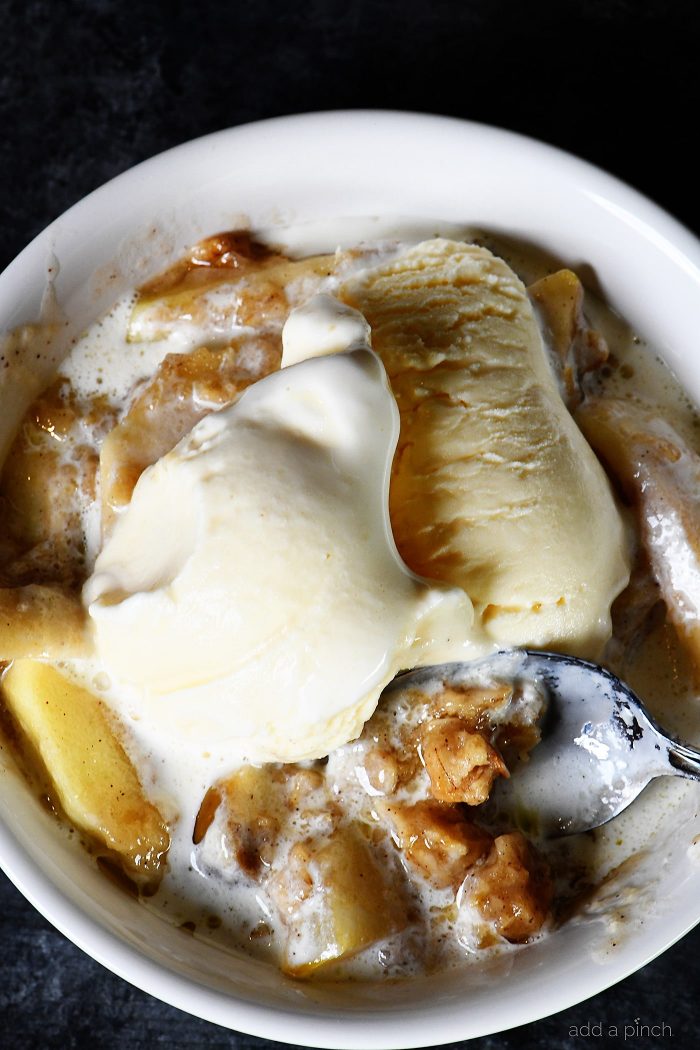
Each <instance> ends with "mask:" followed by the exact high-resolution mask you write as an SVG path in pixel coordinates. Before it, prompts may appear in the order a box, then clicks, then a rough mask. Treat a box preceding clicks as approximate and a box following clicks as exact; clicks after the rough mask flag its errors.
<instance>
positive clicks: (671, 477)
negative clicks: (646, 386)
mask: <svg viewBox="0 0 700 1050" xmlns="http://www.w3.org/2000/svg"><path fill="white" fill-rule="evenodd" d="M576 421H577V422H578V424H579V426H580V427H581V429H582V430H583V432H584V434H585V435H586V437H587V438H588V441H589V442H590V444H591V445H592V446H593V448H594V449H595V451H596V452H597V453H598V455H599V456H600V458H601V459H602V460H603V462H604V463H605V464H606V466H607V467H608V469H609V470H610V471H611V473H612V474H613V476H614V477H615V478H616V480H617V481H618V483H619V485H620V487H621V489H622V491H623V494H624V495H625V497H626V499H627V500H628V501H629V502H630V503H632V504H633V505H634V506H635V507H636V509H637V513H638V517H639V524H640V532H641V539H642V545H643V547H644V549H645V551H646V553H647V555H648V558H649V562H650V563H651V568H652V572H653V575H654V578H655V579H656V581H657V583H658V584H659V587H660V591H661V596H662V598H663V600H664V602H665V603H666V608H667V610H668V616H669V619H670V620H671V622H672V623H673V625H674V627H675V628H676V630H677V631H678V634H679V636H680V638H681V641H682V642H683V644H684V645H685V646H686V647H687V649H688V651H689V653H690V655H691V658H692V659H693V661H694V663H695V665H696V668H700V456H698V455H697V453H695V452H694V451H693V450H692V449H691V448H689V447H688V445H687V444H686V443H685V441H684V440H683V439H682V438H681V436H680V435H679V434H677V433H676V432H675V430H674V429H673V427H671V426H670V424H668V423H667V422H666V421H665V420H664V419H662V418H661V417H660V415H659V413H658V411H657V410H656V409H655V408H654V406H652V405H644V404H640V403H638V402H634V401H627V400H617V399H612V398H595V399H590V400H587V401H586V402H585V403H584V404H583V405H581V407H580V408H579V410H578V412H577V413H576Z"/></svg>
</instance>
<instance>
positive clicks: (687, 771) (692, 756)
mask: <svg viewBox="0 0 700 1050" xmlns="http://www.w3.org/2000/svg"><path fill="white" fill-rule="evenodd" d="M668 760H669V762H670V763H671V765H672V766H673V767H674V768H675V769H676V770H677V771H678V773H679V775H680V776H682V777H688V778H689V779H690V780H700V750H698V748H696V747H689V746H688V744H678V743H676V742H675V741H669V747H668Z"/></svg>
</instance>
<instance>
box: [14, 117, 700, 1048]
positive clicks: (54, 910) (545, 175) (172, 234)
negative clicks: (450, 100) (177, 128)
mask: <svg viewBox="0 0 700 1050" xmlns="http://www.w3.org/2000/svg"><path fill="white" fill-rule="evenodd" d="M387 215H391V216H402V217H404V218H405V219H407V220H409V221H411V220H412V221H414V222H415V221H419V220H430V221H429V222H428V224H427V226H426V229H427V230H429V231H430V232H433V230H434V229H442V228H444V227H446V226H448V225H449V224H450V223H456V224H460V225H469V224H472V225H475V226H478V227H481V228H488V229H491V230H494V231H501V232H506V233H509V234H511V235H515V236H517V237H521V238H523V239H525V240H529V241H532V242H535V243H536V244H537V245H539V246H541V247H543V248H545V249H548V250H550V251H552V252H554V253H556V255H558V256H559V257H560V258H561V259H562V260H563V261H564V262H565V263H568V264H569V265H571V266H572V267H573V268H574V269H576V267H577V266H580V265H582V264H587V265H588V266H589V267H592V268H593V269H594V271H595V274H596V277H597V280H598V282H599V285H600V287H601V288H602V289H603V292H604V294H605V296H606V297H607V299H608V300H609V302H610V303H611V304H613V305H614V306H615V308H616V309H617V310H618V311H619V312H620V313H622V314H623V315H624V316H626V317H627V318H628V319H629V320H630V321H631V322H633V324H634V325H635V327H636V328H637V329H638V330H639V331H640V332H641V333H642V334H643V335H644V336H645V337H646V338H647V339H648V340H649V342H650V343H651V344H652V345H653V346H655V347H656V348H657V349H658V350H659V351H660V352H661V353H662V354H663V356H664V358H665V359H666V360H667V361H668V362H669V364H670V365H671V367H672V368H673V370H674V371H675V372H676V374H677V376H678V377H679V378H680V379H681V381H682V382H683V383H684V384H685V386H686V388H687V390H688V391H689V393H690V394H691V396H692V397H693V398H694V399H695V400H696V401H700V359H698V357H697V354H696V353H694V350H695V343H696V340H697V329H698V321H699V320H700V309H699V306H698V304H699V303H700V244H699V243H698V241H697V240H696V239H695V238H694V237H693V236H691V234H689V233H688V232H687V231H686V230H685V229H684V228H683V227H681V226H680V225H679V224H678V223H677V222H676V221H674V220H673V219H672V218H670V216H668V215H667V214H666V213H665V212H663V211H662V210H660V209H659V208H657V207H656V206H655V205H653V204H652V203H650V202H649V201H648V200H646V199H645V198H644V197H642V196H640V195H639V194H638V193H636V192H635V191H634V190H631V189H629V188H628V187H627V186H625V185H623V184H621V183H620V182H618V181H616V180H615V179H613V178H611V177H610V176H608V175H606V174H604V173H603V172H601V171H599V170H598V169H596V168H594V167H591V166H590V165H588V164H586V163H584V162H583V161H580V160H577V159H575V158H574V157H571V156H569V155H567V154H564V153H561V152H559V151H557V150H555V149H551V148H549V147H547V146H544V145H541V144H539V143H537V142H533V141H531V140H529V139H526V138H523V137H520V136H517V135H513V134H509V133H507V132H504V131H498V130H496V129H494V128H489V127H483V126H480V125H476V124H469V123H464V122H461V121H455V120H448V119H443V118H438V117H428V116H415V115H411V114H398V113H382V112H348V113H327V114H316V115H308V116H300V117H291V118H283V119H280V120H271V121H265V122H263V123H259V124H251V125H247V126H245V127H241V128H235V129H232V130H230V131H224V132H220V133H218V134H215V135H210V136H208V137H206V138H203V139H199V140H197V141H195V142H192V143H189V144H187V145H184V146H180V147H178V148H177V149H174V150H171V151H170V152H168V153H165V154H162V155H161V156H159V157H156V158H154V159H153V160H150V161H147V162H146V163H145V164H140V165H139V166H138V167H136V168H134V169H133V170H131V171H129V172H127V173H126V174H124V175H121V176H120V177H119V178H117V179H114V181H112V182H110V183H109V184H108V185H106V186H104V187H102V189H100V190H98V191H97V192H95V193H93V194H91V196H89V197H87V198H86V199H85V200H83V201H81V202H80V203H79V204H78V205H76V206H75V207H74V208H71V210H70V211H68V212H66V214H65V215H63V216H62V217H61V218H60V219H57V220H56V222H54V223H53V224H52V225H51V226H49V228H48V229H47V230H45V231H44V232H43V233H42V234H41V235H40V236H39V237H37V238H36V240H34V241H33V242H32V244H30V245H29V247H28V248H26V249H25V251H24V252H22V254H21V255H20V256H19V257H18V258H17V259H16V260H15V261H14V262H13V263H12V265H11V266H10V267H9V268H8V269H7V270H6V271H5V273H4V274H2V276H1V277H0V331H6V330H8V329H11V328H13V327H15V326H17V325H19V324H22V323H26V322H31V321H35V320H36V319H37V318H38V317H39V316H42V310H43V316H46V315H47V312H48V313H49V314H52V316H54V318H55V317H56V316H59V315H60V317H61V318H62V326H61V333H62V334H61V336H60V337H59V338H58V339H57V340H56V342H55V344H54V346H53V359H52V360H51V361H42V362H40V365H41V367H42V369H43V373H42V375H43V376H46V374H47V371H48V370H49V368H50V367H53V365H54V364H55V360H57V359H58V358H59V357H60V356H61V355H62V354H63V353H65V352H66V350H67V348H68V346H69V342H70V339H71V338H72V337H73V336H74V335H75V334H77V333H79V332H81V331H82V330H83V329H84V328H85V326H86V325H87V324H88V323H89V322H90V321H91V320H93V319H94V318H95V317H96V316H97V315H98V314H99V313H101V312H102V311H104V310H105V309H106V308H107V307H108V306H110V305H111V303H112V302H113V301H114V299H116V297H117V296H118V295H119V294H120V293H121V292H122V291H123V290H125V289H126V288H127V287H129V286H133V284H134V283H136V282H139V281H141V280H143V279H144V278H145V277H147V276H149V275H150V274H153V273H155V272H157V271H158V270H160V269H162V268H163V266H164V265H165V264H166V263H167V262H169V261H171V260H173V259H175V258H176V257H177V256H178V255H179V254H181V252H182V251H183V249H185V248H186V247H187V246H188V245H189V244H190V243H192V242H194V241H196V240H198V239H199V238H201V237H203V236H205V235H207V234H211V233H214V232H218V231H220V230H223V229H230V228H233V227H235V226H237V225H240V224H241V222H242V221H246V222H250V223H251V224H252V226H253V227H255V228H260V227H263V228H269V227H275V226H285V225H289V224H294V223H299V222H302V221H303V222H306V221H317V220H329V219H332V218H337V217H338V216H343V217H346V218H353V217H362V216H365V217H366V216H387ZM343 228H344V233H343V234H342V236H343V237H344V239H346V240H348V239H349V240H352V237H353V234H352V229H353V224H352V223H351V224H350V225H349V226H348V224H345V225H344V227H343ZM366 228H367V224H364V226H363V229H365V230H366ZM377 229H379V226H378V227H377ZM47 287H48V294H47ZM56 304H58V307H59V311H60V314H57V313H56ZM0 352H1V351H0ZM20 364H21V365H24V367H25V369H29V370H30V371H31V370H32V369H34V368H35V367H36V365H35V363H33V362H31V361H24V362H20V361H19V360H18V359H17V360H16V359H13V360H12V361H11V363H10V367H9V368H8V369H3V370H2V379H1V380H0V382H1V383H2V386H1V387H0V399H1V404H2V411H1V412H0V453H1V452H2V449H3V446H4V442H5V440H6V438H7V435H8V434H9V433H10V432H11V430H12V429H13V427H14V426H16V424H17V422H18V420H19V418H21V414H22V413H23V411H24V408H25V407H26V395H23V393H22V391H23V383H20V382H19V376H20V368H19V367H18V365H20ZM24 379H26V372H25V374H24ZM41 379H42V377H41V376H40V377H39V378H38V380H37V382H39V381H41ZM0 788H1V794H0V817H1V818H2V820H1V821H0V863H1V864H2V866H3V868H4V869H5V871H6V872H7V874H8V875H9V877H10V878H11V879H12V880H13V882H14V883H15V884H16V885H17V886H18V888H19V889H20V890H21V891H22V892H23V893H24V894H25V896H26V897H27V898H28V899H29V900H30V901H31V902H32V903H33V904H34V905H35V906H36V907H37V908H38V909H39V910H40V911H41V912H42V913H43V914H44V915H45V916H46V917H47V918H48V919H49V920H50V921H51V922H52V923H53V924H54V925H55V926H57V927H58V929H59V930H61V931H62V932H63V933H65V934H66V936H67V937H69V938H70V939H71V940H73V941H74V942H75V943H76V944H77V945H79V946H80V947H81V948H83V949H84V950H85V951H86V952H88V953H89V954H90V955H92V956H93V957H94V958H95V959H97V960H98V961H99V962H101V963H103V964H104V965H105V966H107V967H109V969H111V970H113V971H114V972H115V973H117V974H119V975H120V976H122V977H124V978H125V979H126V980H128V981H131V982H132V983H133V984H136V985H138V986H139V987H140V988H142V989H144V990H146V991H148V992H150V993H151V994H153V995H155V996H157V997H159V998H160V999H163V1000H165V1001H166V1002H169V1003H172V1004H174V1005H175V1006H178V1007H180V1008H181V1009H184V1010H187V1011H189V1012H190V1013H193V1014H196V1015H198V1016H200V1017H203V1018H207V1019H209V1020H211V1021H214V1022H216V1023H218V1024H221V1025H224V1026H227V1027H230V1028H235V1029H240V1030H243V1031H247V1032H250V1033H254V1034H256V1035H261V1036H266V1037H268V1038H271V1039H278V1040H281V1041H288V1042H295V1043H301V1044H305V1045H309V1046H324V1047H373V1048H381V1047H387V1048H393V1050H398V1048H401V1047H417V1046H426V1045H432V1044H436V1043H440V1042H448V1041H452V1040H461V1039H465V1038H469V1037H474V1036H480V1035H484V1034H487V1033H490V1032H494V1031H498V1030H502V1029H505V1028H509V1027H512V1026H514V1025H518V1024H522V1023H524V1022H526V1021H532V1020H535V1019H537V1018H540V1017H543V1016H545V1015H547V1014H549V1013H552V1012H554V1011H557V1010H561V1009H563V1008H565V1007H568V1006H571V1005H573V1004H574V1003H576V1002H579V1001H581V1000H582V999H585V998H587V997H589V996H591V995H594V994H595V993H597V992H599V991H601V990H602V989H604V988H606V987H608V986H609V985H611V984H613V983H614V982H616V981H619V980H620V979H621V978H623V977H625V976H626V975H627V974H629V973H631V972H632V971H633V970H635V969H637V968H638V967H640V966H642V965H643V964H644V963H646V962H647V961H649V960H650V959H651V958H653V957H654V956H655V955H657V954H658V953H659V952H661V951H663V950H664V949H665V948H667V947H668V946H669V945H670V944H671V943H672V942H673V941H675V940H676V939H677V938H678V937H680V936H681V935H682V934H683V933H685V932H686V931H687V930H688V929H689V928H690V927H691V926H693V925H694V924H695V922H697V921H698V919H700V868H698V867H697V866H696V864H694V863H693V860H692V856H693V852H694V851H693V850H692V849H691V850H688V846H689V844H690V843H691V840H692V839H693V837H694V836H695V835H697V834H698V833H700V821H698V819H697V817H694V816H693V815H692V813H691V814H690V816H688V814H685V813H683V812H680V811H679V812H678V813H677V814H676V816H675V817H674V829H675V834H674V838H673V842H672V844H671V845H669V843H668V842H661V840H653V839H652V840H651V841H650V848H651V849H652V851H654V850H656V855H657V856H658V862H657V865H656V866H657V868H658V869H659V871H660V875H659V878H658V881H656V882H654V883H653V885H652V886H651V887H650V890H649V899H647V900H646V901H644V902H641V903H639V902H638V905H637V907H643V909H644V915H643V920H644V921H643V923H636V924H633V925H632V926H630V927H629V928H628V930H627V931H626V933H624V935H623V936H622V937H621V938H617V943H616V945H615V946H613V944H612V941H610V942H605V941H604V940H601V929H600V927H599V926H598V925H597V924H596V923H594V922H588V923H579V924H570V925H568V926H564V927H563V928H562V929H561V930H560V931H559V932H557V933H556V934H555V935H553V936H552V937H550V938H549V939H547V940H545V941H543V942H540V943H537V944H535V945H533V946H530V947H528V948H527V949H526V950H523V951H520V952H518V953H515V954H514V955H513V956H512V957H511V960H510V964H509V968H508V972H505V971H504V967H503V965H502V964H496V965H494V964H489V965H488V966H486V967H483V968H479V969H475V968H474V967H471V968H470V969H469V971H467V972H464V971H463V972H461V973H452V974H446V975H442V976H437V977H431V978H426V979H416V980H411V981H408V982H403V983H399V984H389V985H384V984H379V983H376V984H369V985H347V986H342V987H339V988H338V987H336V988H335V989H333V988H330V987H327V986H323V985H320V986H315V985H313V984H300V983H294V982H292V981H288V980H285V979H283V978H282V977H280V976H279V975H278V974H277V973H276V972H274V971H273V970H272V969H271V968H269V967H266V966H264V965H263V964H261V963H257V962H253V961H251V960H247V959H241V958H238V957H235V956H233V955H230V954H228V953H224V952H221V951H220V950H217V949H215V948H213V947H210V946H207V945H205V944H203V943H201V942H199V941H198V940H196V939H195V938H192V937H188V936H186V935H185V934H183V933H182V932H181V931H179V930H177V929H175V928H173V927H171V926H169V925H168V924H167V923H165V922H164V921H162V920H159V919H158V918H157V917H156V916H154V915H152V914H151V913H150V912H148V911H146V910H145V909H144V908H142V907H140V906H139V905H138V904H137V903H136V902H134V901H132V900H130V899H128V898H127V897H126V896H125V895H123V894H122V893H121V892H120V891H119V890H117V889H116V888H115V887H113V886H112V885H111V883H109V882H108V881H107V880H105V879H104V878H103V877H102V876H100V875H99V874H98V873H97V872H95V871H93V870H92V869H91V867H90V865H89V864H88V863H87V862H86V861H85V858H84V857H82V856H81V855H79V854H78V853H77V852H75V851H73V850H72V849H71V848H69V845H68V844H67V843H66V842H64V840H63V839H62V838H61V837H60V836H59V835H58V834H57V833H56V827H55V825H54V823H53V822H52V820H51V819H50V818H49V817H48V815H47V814H46V813H45V812H44V811H43V810H42V809H41V808H40V806H39V805H38V803H37V802H36V801H35V800H34V798H33V797H32V796H31V795H30V793H29V792H28V791H27V790H26V789H25V787H24V785H23V784H22V783H21V782H20V781H19V780H18V779H17V778H16V777H15V776H14V775H13V774H11V773H10V772H9V771H7V770H4V769H3V766H2V753H1V752H0ZM689 813H690V811H689Z"/></svg>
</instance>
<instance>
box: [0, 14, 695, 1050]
mask: <svg viewBox="0 0 700 1050" xmlns="http://www.w3.org/2000/svg"><path fill="white" fill-rule="evenodd" d="M698 28H700V15H699V13H698V7H697V5H696V3H694V2H691V0H675V2H671V3H669V2H668V0H639V2H635V0H589V2H588V3H575V4H574V3H567V2H566V0H559V2H557V3H554V2H552V0H542V2H540V3H539V4H537V5H531V4H525V3H521V4H518V5H516V4H512V3H506V2H505V0H476V2H468V0H466V2H465V0H462V2H459V0H454V2H450V0H432V2H430V0H423V2H416V0H403V2H401V3H399V2H389V0H354V2H350V3H348V2H347V0H346V2H339V0H326V2H324V0H306V2H305V3H303V4H300V3H294V2H292V0H290V2H289V3H282V2H279V3H276V2H274V0H255V2H254V3H252V4H249V5H242V4H233V3H225V2H219V3H216V2H214V0H200V2H198V3H196V4H195V3H192V4H189V3H183V2H180V0H171V2H170V3H168V4H155V3H138V2H136V0H135V2H132V3H125V2H121V0H92V2H89V0H16V2H15V0H0V127H1V128H2V136H1V137H0V268H3V267H4V266H5V265H6V264H7V263H8V262H9V261H10V260H11V259H12V258H13V257H14V255H16V254H17V252H18V251H19V250H20V249H21V248H22V247H23V246H24V245H25V244H26V243H27V242H28V241H29V240H30V239H31V238H32V237H33V236H34V235H35V234H36V233H38V232H39V231H40V230H41V229H42V228H43V227H44V226H45V225H46V224H47V223H48V222H49V221H50V220H52V219H53V218H55V217H56V216H57V215H59V214H60V213H61V212H63V211H64V210H65V209H66V208H67V207H68V206H69V205H71V204H72V203H74V202H75V201H77V200H79V199H80V198H81V197H82V196H84V195H85V194H86V193H87V192H89V191H90V190H92V189H94V188H95V187H96V186H99V185H100V184H101V183H102V182H104V181H105V180H106V179H108V178H111V177H112V176H113V175H116V174H118V173H119V172H121V171H123V170H125V169H126V168H128V167H130V166H131V165H132V164H134V163H135V162H137V161H139V160H142V159H143V158H145V157H148V156H151V155H152V154H154V153H157V152H158V151H160V150H162V149H165V148H167V147H169V146H172V145H175V144H177V143H179V142H183V141H185V140H187V139H189V138H192V137H195V136H197V135H201V134H204V133H206V132H209V131H213V130H216V129H218V128H223V127H226V126H229V125H233V124H238V123H241V122H244V121H249V120H255V119H259V118H262V117H268V116H276V115H280V114H284V113H292V112H300V111H308V110H313V109H334V108H341V107H349V108H351V107H382V108H397V109H416V110H423V111H428V112H436V113H444V114H449V115H454V116H461V117H467V118H471V119H476V120H480V121H484V122H490V123H494V124H498V125H501V126H504V127H509V128H512V129H514V130H518V131H522V132H524V133H526V134H530V135H534V136H536V137H539V138H542V139H544V140H546V141H549V142H552V143H555V144H556V145H559V146H562V147H564V148H566V149H569V150H572V151H573V152H575V153H578V154H580V155H582V156H585V157H586V158H587V159H589V160H592V161H594V162H595V163H597V164H600V165H601V166H602V167H604V168H606V169H608V170H610V171H613V172H614V173H615V174H617V175H620V176H621V177H623V178H625V179H627V180H628V181H629V182H631V183H633V184H634V185H636V186H637V187H638V188H639V189H641V190H643V191H645V192H646V193H648V194H649V195H650V196H652V197H653V198H655V199H656V200H658V202H659V203H661V204H663V205H664V206H665V207H666V208H668V209H669V210H670V211H671V212H673V213H675V214H676V215H677V216H678V217H679V218H680V219H682V220H683V221H684V222H686V223H687V224H688V225H689V226H690V227H691V228H693V229H695V230H698V229H700V204H699V198H698V192H697V173H696V170H695V167H694V165H693V163H692V162H691V156H692V153H691V151H692V149H693V147H694V145H695V143H694V139H695V137H696V135H697V119H696V115H697V112H698V103H699V102H700V83H699V81H698V77H697V73H696V69H697V40H698ZM0 946H1V950H0V1026H1V1027H0V1045H2V1046H8V1047H12V1048H16V1050H24V1048H34V1047H37V1048H44V1047H46V1048H49V1047H65V1048H69V1047H82V1046H87V1045H95V1046H99V1047H101V1048H105V1050H112V1048H115V1050H116V1048H119V1050H128V1048H136V1047H145V1046H151V1045H153V1046H168V1047H172V1048H178V1047H183V1048H184V1047H204V1046H207V1047H256V1048H258V1047H263V1046H265V1045H270V1044H266V1043H264V1042H263V1041H262V1040H258V1039H254V1038H251V1037H248V1036H244V1035H237V1034H235V1033H227V1032H224V1031H223V1030H221V1029H218V1028H216V1027H215V1026H213V1025H210V1024H208V1023H206V1022H204V1021H199V1020H196V1019H193V1018H189V1017H187V1016H186V1015H184V1014H182V1013H180V1012H178V1011H177V1010H174V1009H172V1008H170V1007H166V1006H163V1005H162V1004H160V1003H158V1002H157V1001H156V1000H154V999H152V998H150V997H149V996H146V995H144V994H143V993H141V992H139V991H137V990H135V989H134V988H132V987H131V986H130V985H128V984H126V983H125V982H123V981H121V980H119V979H118V978H116V977H113V976H112V975H111V974H110V973H108V972H107V971H106V970H104V969H103V968H102V967H100V966H99V965H98V964H97V963H94V962H92V961H91V960H90V959H89V958H87V957H86V956H85V955H83V954H82V953H81V952H80V951H79V950H78V949H76V948H74V947H73V946H72V945H71V944H69V943H68V942H67V941H66V940H65V939H64V938H63V937H62V936H61V935H60V934H58V933H57V932H55V931H54V930H53V929H52V928H51V927H50V926H48V924H47V923H46V922H45V921H44V920H43V919H42V918H41V917H40V916H39V915H38V914H37V913H36V912H35V911H34V910H33V909H32V908H31V907H30V906H29V905H28V904H27V903H26V902H25V901H24V900H23V898H21V897H20V895H19V894H18V893H17V891H16V890H14V888H13V887H12V886H11V885H10V884H9V883H8V882H7V880H6V879H4V878H1V877H0ZM699 958H700V931H699V930H696V931H695V932H694V933H692V934H690V935H689V936H688V937H686V938H685V939H684V941H683V942H681V943H680V944H679V945H677V946H676V947H675V948H673V949H671V950H670V951H669V952H667V953H666V954H665V955H664V956H663V957H661V958H660V959H658V960H657V961H656V962H654V963H652V964H651V965H649V966H647V967H646V968H645V969H643V970H642V971H640V972H639V973H637V974H636V975H634V976H633V977H630V978H629V979H628V980H626V981H624V982H623V983H622V984H620V985H618V986H617V987H616V988H614V989H611V990H610V991H608V992H606V993H604V994H603V995H600V996H598V997H596V998H595V999H593V1000H591V1001H589V1002H588V1003H585V1004H583V1005H581V1006H580V1007H576V1008H575V1009H573V1010H569V1011H567V1012H565V1013H563V1014H560V1015H557V1016H555V1017H553V1018H550V1019H548V1020H545V1021H541V1022H539V1023H537V1024H534V1025H529V1026H527V1027H526V1028H522V1029H518V1030H516V1031H513V1032H511V1033H505V1034H503V1035H501V1036H494V1037H491V1038H487V1039H484V1040H480V1041H478V1043H477V1044H475V1045H478V1047H479V1048H480V1050H487V1048H488V1050H497V1048H498V1050H504V1048H510V1047H521V1046H523V1047H524V1046H527V1047H543V1048H544V1047H561V1048H573V1047H582V1046H584V1045H589V1044H593V1045H595V1046H598V1047H603V1046H622V1045H629V1046H639V1047H645V1048H646V1047H649V1048H650V1047H662V1046H667V1045H668V1044H669V1043H670V1042H672V1041H673V1042H675V1043H676V1044H677V1045H680V1046H686V1045H690V1041H691V1038H693V1040H694V1031H695V1022H696V1020H697V1016H698V1015H697V1008H696V989H697V987H698V983H699V981H700V964H699V963H698V959H699ZM635 1018H639V1019H640V1023H642V1024H647V1025H662V1024H664V1025H666V1026H668V1027H670V1029H671V1030H672V1036H671V1035H668V1032H666V1033H665V1034H664V1035H662V1036H660V1037H657V1038H655V1037H648V1036H642V1037H640V1038H636V1039H635V1038H631V1039H627V1040H626V1041H625V1040H624V1038H623V1026H624V1025H625V1024H634V1022H635ZM597 1022H600V1023H601V1025H602V1031H603V1032H608V1030H609V1028H610V1026H611V1025H617V1026H618V1028H619V1034H618V1036H607V1035H601V1036H598V1035H597V1034H593V1035H590V1036H587V1035H582V1034H579V1035H575V1034H574V1035H571V1034H570V1029H571V1028H572V1026H577V1027H578V1028H579V1030H580V1026H582V1025H586V1024H595V1023H597Z"/></svg>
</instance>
